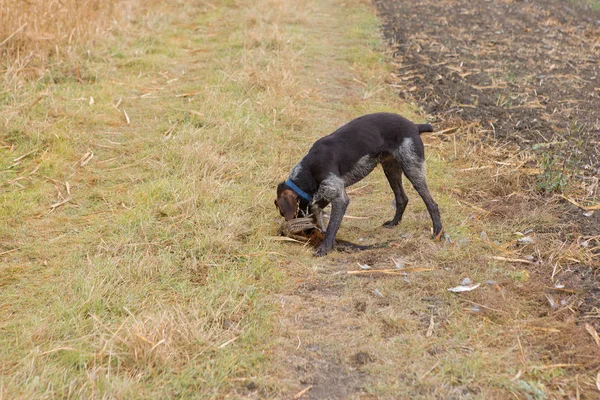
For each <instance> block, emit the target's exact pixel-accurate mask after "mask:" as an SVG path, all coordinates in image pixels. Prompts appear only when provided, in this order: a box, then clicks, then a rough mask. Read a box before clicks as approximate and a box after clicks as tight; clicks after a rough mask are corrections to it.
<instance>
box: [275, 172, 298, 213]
mask: <svg viewBox="0 0 600 400" xmlns="http://www.w3.org/2000/svg"><path fill="white" fill-rule="evenodd" d="M275 207H277V209H278V210H279V214H281V216H282V217H284V218H285V220H286V221H289V220H291V219H294V218H296V216H297V215H298V195H297V194H296V192H294V191H293V190H292V189H290V188H289V187H287V186H286V184H285V183H284V182H281V183H280V184H279V185H277V198H276V199H275Z"/></svg>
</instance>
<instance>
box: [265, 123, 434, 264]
mask: <svg viewBox="0 0 600 400" xmlns="http://www.w3.org/2000/svg"><path fill="white" fill-rule="evenodd" d="M432 131H433V128H432V126H431V125H429V124H418V125H417V124H414V123H412V122H411V121H409V120H407V119H406V118H404V117H401V116H400V115H397V114H392V113H375V114H368V115H364V116H362V117H359V118H356V119H355V120H352V121H351V122H349V123H348V124H346V125H344V126H342V127H341V128H339V129H337V130H336V131H335V132H333V133H332V134H330V135H328V136H325V137H323V138H321V139H319V140H317V141H316V142H315V143H314V144H313V146H312V147H311V149H310V150H309V151H308V154H306V156H304V158H303V159H302V160H301V161H300V162H299V163H298V164H297V165H296V166H295V167H294V168H293V169H292V171H291V173H290V176H289V179H288V180H286V181H285V182H281V183H280V184H279V185H278V186H277V199H276V200H275V206H277V208H278V209H279V212H280V213H281V215H282V216H283V217H284V218H285V219H286V220H288V221H289V220H290V219H293V218H295V217H297V216H298V215H299V214H302V215H309V214H311V213H312V214H313V215H314V218H315V220H316V221H317V224H318V225H319V226H321V227H323V226H324V224H323V219H322V210H323V208H324V207H326V206H327V205H328V204H329V203H331V217H330V220H329V224H328V226H327V229H326V230H325V240H324V241H323V243H322V244H321V245H320V246H319V247H318V248H317V250H316V252H315V255H317V256H324V255H326V254H327V253H328V252H329V251H330V250H331V249H332V248H333V246H334V244H335V235H336V233H337V231H338V229H339V227H340V224H341V222H342V218H343V217H344V214H345V212H346V208H347V207H348V203H349V199H348V195H347V194H346V191H345V188H346V187H347V186H350V185H352V184H354V183H356V182H358V181H360V180H361V179H363V178H364V177H365V176H367V175H368V174H369V173H370V172H371V171H373V169H374V168H375V167H376V166H377V164H379V163H381V165H382V167H383V171H384V173H385V176H386V177H387V179H388V181H389V183H390V186H391V187H392V191H393V192H394V196H395V197H396V214H395V215H394V218H393V219H392V220H390V221H387V222H386V223H385V224H384V226H386V227H393V226H395V225H397V224H398V222H400V220H401V219H402V214H403V213H404V209H405V208H406V205H407V204H408V197H406V194H405V193H404V188H403V187H402V173H404V175H406V177H407V178H408V180H409V181H410V182H411V183H412V185H413V186H414V188H415V189H416V190H417V192H418V193H419V195H420V196H421V198H422V199H423V201H424V202H425V205H426V206H427V210H428V211H429V215H430V216H431V220H432V221H433V235H434V237H438V238H439V237H441V236H442V222H441V220H440V212H439V210H438V206H437V204H436V203H435V201H434V200H433V198H432V197H431V194H430V193H429V189H428V188H427V181H426V179H425V152H424V148H423V141H422V140H421V137H420V136H419V135H420V134H421V133H422V132H432Z"/></svg>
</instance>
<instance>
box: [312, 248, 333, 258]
mask: <svg viewBox="0 0 600 400" xmlns="http://www.w3.org/2000/svg"><path fill="white" fill-rule="evenodd" d="M330 250H331V249H328V248H326V247H325V246H319V247H317V249H316V250H315V253H314V254H315V257H323V256H326V255H327V253H329V251H330Z"/></svg>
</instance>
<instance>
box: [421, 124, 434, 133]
mask: <svg viewBox="0 0 600 400" xmlns="http://www.w3.org/2000/svg"><path fill="white" fill-rule="evenodd" d="M417 128H419V134H421V133H423V132H433V126H431V125H430V124H417Z"/></svg>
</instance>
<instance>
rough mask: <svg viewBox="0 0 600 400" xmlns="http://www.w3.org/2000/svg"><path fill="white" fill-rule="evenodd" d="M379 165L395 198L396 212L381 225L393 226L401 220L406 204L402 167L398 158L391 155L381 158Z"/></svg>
mask: <svg viewBox="0 0 600 400" xmlns="http://www.w3.org/2000/svg"><path fill="white" fill-rule="evenodd" d="M381 166H382V167H383V172H384V173H385V177H386V178H387V180H388V182H389V183H390V186H391V188H392V191H393V192H394V197H395V198H396V213H395V215H394V218H393V219H391V220H390V221H387V222H385V223H384V224H383V226H385V227H386V228H393V227H394V226H396V225H398V223H399V222H400V221H401V220H402V214H404V210H405V209H406V205H407V204H408V197H407V196H406V193H404V187H403V186H402V168H401V167H400V163H399V162H398V160H396V159H395V158H394V157H391V156H390V157H387V158H385V159H382V160H381Z"/></svg>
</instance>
